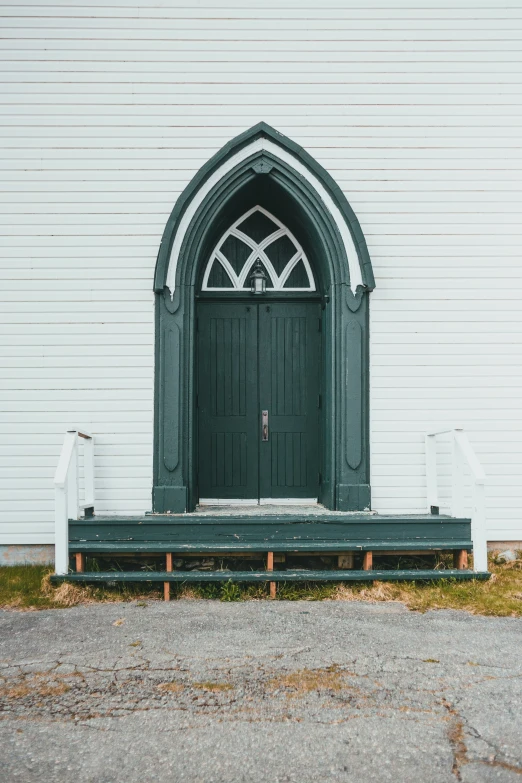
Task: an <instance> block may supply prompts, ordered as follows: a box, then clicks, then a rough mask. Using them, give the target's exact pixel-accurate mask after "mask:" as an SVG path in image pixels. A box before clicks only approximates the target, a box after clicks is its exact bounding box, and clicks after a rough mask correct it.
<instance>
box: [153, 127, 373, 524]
mask: <svg viewBox="0 0 522 783" xmlns="http://www.w3.org/2000/svg"><path fill="white" fill-rule="evenodd" d="M256 205H257V206H258V207H259V208H261V209H264V210H266V211H268V212H269V213H270V214H272V215H274V216H275V217H276V218H277V219H278V220H279V221H280V222H281V225H284V226H286V227H287V228H288V230H289V232H291V234H292V235H294V236H295V237H296V238H297V241H298V243H299V245H300V247H301V248H302V251H303V253H304V255H305V256H306V258H308V259H310V262H311V263H312V266H313V268H314V272H315V275H316V277H317V293H318V294H319V295H320V296H321V300H322V307H323V311H322V312H323V316H322V322H323V338H322V339H323V366H322V368H321V373H322V394H321V397H322V403H321V404H322V412H321V416H322V419H321V421H322V423H321V427H322V436H321V474H320V476H321V478H320V484H321V490H320V497H319V499H320V500H321V502H323V503H324V504H325V505H326V506H327V507H329V508H337V509H340V510H363V509H365V508H369V506H370V486H369V436H368V416H369V414H368V293H369V291H371V290H373V288H374V285H375V283H374V277H373V272H372V267H371V261H370V257H369V253H368V249H367V245H366V242H365V239H364V235H363V233H362V230H361V227H360V225H359V223H358V221H357V218H356V216H355V214H354V212H353V210H352V209H351V207H350V205H349V204H348V202H347V200H346V198H345V196H344V195H343V193H342V192H341V190H340V188H339V187H338V186H337V185H336V183H335V182H334V181H333V179H332V178H331V177H330V175H329V174H328V173H327V172H326V171H325V170H324V169H323V168H322V167H321V166H320V165H319V164H318V163H317V162H316V161H315V160H314V159H313V158H312V157H311V156H310V155H309V154H308V153H306V152H305V151H304V150H303V149H302V148H301V147H299V146H298V145H296V144H294V142H292V141H291V140H289V139H287V138H286V137H284V136H282V135H281V134H280V133H278V132H277V131H275V130H274V129H273V128H270V127H269V126H268V125H266V124H265V123H260V124H259V125H256V126H255V127H254V128H252V129H250V130H249V131H247V132H246V133H244V134H242V135H241V136H238V137H237V138H236V139H233V140H232V141H231V142H229V143H228V144H227V145H225V147H223V148H222V149H221V150H220V151H219V152H218V153H217V154H216V155H215V156H214V157H213V158H212V159H211V160H210V161H208V163H207V164H205V165H204V166H203V168H202V169H201V170H200V171H199V172H198V173H197V174H196V176H195V177H194V179H193V180H192V181H191V183H190V184H189V185H188V186H187V188H186V189H185V190H184V192H183V193H182V195H181V196H180V197H179V199H178V201H177V203H176V205H175V206H174V209H173V211H172V213H171V215H170V217H169V219H168V221H167V225H166V227H165V231H164V233H163V237H162V240H161V244H160V249H159V252H158V259H157V264H156V272H155V278H154V290H155V293H156V295H157V296H156V298H157V307H156V388H155V449H154V454H155V459H154V489H153V505H154V510H155V511H158V512H162V511H172V512H183V511H185V510H191V509H192V508H194V506H195V504H196V503H197V500H198V475H197V455H196V450H197V446H196V443H197V437H196V431H197V409H196V396H195V395H196V388H195V369H194V368H195V361H196V343H197V340H196V328H197V324H196V298H197V296H198V291H199V290H200V287H201V282H202V278H203V275H204V270H205V268H206V267H207V264H208V262H209V259H210V257H211V255H212V253H213V252H214V250H215V248H216V244H217V243H218V241H219V237H221V236H222V235H223V234H224V232H226V231H227V230H228V229H229V228H230V226H231V225H233V224H234V221H237V220H238V219H239V218H240V217H241V215H244V214H245V213H246V212H247V211H248V210H252V209H253V208H255V207H256ZM246 295H248V294H246ZM273 295H275V294H273Z"/></svg>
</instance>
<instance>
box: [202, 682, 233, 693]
mask: <svg viewBox="0 0 522 783" xmlns="http://www.w3.org/2000/svg"><path fill="white" fill-rule="evenodd" d="M192 687H193V688H196V689H197V690H198V691H211V692H212V693H219V692H220V691H231V690H233V688H234V686H233V685H231V684H230V683H229V682H210V681H208V682H193V683H192Z"/></svg>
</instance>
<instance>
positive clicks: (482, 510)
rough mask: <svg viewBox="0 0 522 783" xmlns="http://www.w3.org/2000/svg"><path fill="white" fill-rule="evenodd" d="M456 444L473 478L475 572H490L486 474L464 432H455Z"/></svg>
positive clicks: (472, 513)
mask: <svg viewBox="0 0 522 783" xmlns="http://www.w3.org/2000/svg"><path fill="white" fill-rule="evenodd" d="M455 442H456V444H457V445H458V447H459V449H460V451H461V453H462V455H463V456H464V457H465V459H466V462H467V463H468V467H469V469H470V471H471V474H472V476H473V502H472V509H471V539H472V541H473V570H474V571H487V570H488V542H487V533H486V487H485V483H486V474H485V473H484V470H483V468H482V465H481V464H480V462H479V460H478V457H477V455H476V454H475V452H474V451H473V447H472V446H471V443H470V442H469V440H468V439H467V437H466V435H465V434H464V432H463V431H462V430H455Z"/></svg>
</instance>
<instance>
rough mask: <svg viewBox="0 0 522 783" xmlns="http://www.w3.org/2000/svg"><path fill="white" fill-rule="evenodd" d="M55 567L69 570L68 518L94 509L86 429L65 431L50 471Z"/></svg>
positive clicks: (91, 445)
mask: <svg viewBox="0 0 522 783" xmlns="http://www.w3.org/2000/svg"><path fill="white" fill-rule="evenodd" d="M79 438H82V439H83V440H84V451H83V474H84V486H85V499H84V502H83V503H80V481H79V469H78V439H79ZM54 504H55V506H54V542H55V543H54V546H55V571H56V573H57V574H67V573H68V572H69V519H78V517H79V516H80V510H81V509H83V510H85V509H92V512H91V513H93V512H94V439H93V437H92V435H89V434H88V433H87V432H80V430H69V431H68V432H66V433H65V438H64V441H63V446H62V450H61V452H60V459H59V460H58V465H57V468H56V473H55V474H54Z"/></svg>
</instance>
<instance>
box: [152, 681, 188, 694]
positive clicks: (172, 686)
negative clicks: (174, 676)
mask: <svg viewBox="0 0 522 783" xmlns="http://www.w3.org/2000/svg"><path fill="white" fill-rule="evenodd" d="M158 690H160V691H167V692H168V693H181V691H182V690H183V685H182V684H181V683H180V682H162V683H160V684H159V685H158Z"/></svg>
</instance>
